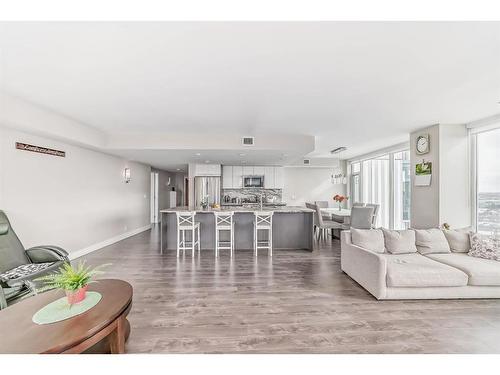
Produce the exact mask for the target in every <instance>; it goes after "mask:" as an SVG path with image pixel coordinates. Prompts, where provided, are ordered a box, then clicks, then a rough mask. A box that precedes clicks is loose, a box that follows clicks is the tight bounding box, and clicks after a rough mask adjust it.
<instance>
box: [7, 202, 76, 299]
mask: <svg viewBox="0 0 500 375" xmlns="http://www.w3.org/2000/svg"><path fill="white" fill-rule="evenodd" d="M64 262H69V259H68V253H67V252H66V251H65V250H63V249H61V248H60V247H56V246H35V247H32V248H30V249H24V247H23V245H22V243H21V241H19V238H18V237H17V235H16V233H15V232H14V230H13V229H12V227H11V225H10V222H9V219H8V218H7V216H6V215H5V213H4V212H3V211H1V210H0V309H3V308H5V307H7V305H9V304H11V303H13V302H15V301H16V300H18V299H20V298H22V297H24V296H27V295H29V294H31V293H33V291H34V287H35V282H34V281H33V280H34V279H36V278H38V277H40V276H43V275H46V274H47V273H50V272H52V271H55V270H56V269H58V268H59V267H60V266H61V265H62V264H63V263H64Z"/></svg>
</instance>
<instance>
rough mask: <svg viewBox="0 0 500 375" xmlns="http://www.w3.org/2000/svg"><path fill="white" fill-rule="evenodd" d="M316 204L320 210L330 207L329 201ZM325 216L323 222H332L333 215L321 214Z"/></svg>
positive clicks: (316, 202)
mask: <svg viewBox="0 0 500 375" xmlns="http://www.w3.org/2000/svg"><path fill="white" fill-rule="evenodd" d="M314 204H315V205H316V206H318V207H319V208H320V209H321V208H328V207H329V206H330V205H329V204H328V201H315V202H314ZM321 215H322V216H323V220H332V215H329V214H324V213H321Z"/></svg>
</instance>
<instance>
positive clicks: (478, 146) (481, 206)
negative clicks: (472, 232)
mask: <svg viewBox="0 0 500 375" xmlns="http://www.w3.org/2000/svg"><path fill="white" fill-rule="evenodd" d="M473 141H474V143H475V147H474V149H475V168H474V170H475V172H476V173H475V176H474V177H475V182H476V184H475V185H476V186H475V195H476V196H475V207H476V210H475V211H476V212H475V222H476V226H477V231H478V232H481V233H485V234H495V235H500V146H499V145H500V128H497V129H494V130H489V131H485V132H479V133H476V134H473Z"/></svg>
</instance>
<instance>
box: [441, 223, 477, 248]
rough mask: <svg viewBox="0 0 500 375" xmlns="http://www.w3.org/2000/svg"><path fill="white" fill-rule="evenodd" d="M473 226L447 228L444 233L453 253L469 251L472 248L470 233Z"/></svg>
mask: <svg viewBox="0 0 500 375" xmlns="http://www.w3.org/2000/svg"><path fill="white" fill-rule="evenodd" d="M471 232H472V228H471V227H469V228H461V229H445V230H443V234H444V236H445V237H446V240H447V241H448V244H449V245H450V250H451V251H452V252H453V253H467V252H468V251H469V250H470V245H471V243H470V233H471Z"/></svg>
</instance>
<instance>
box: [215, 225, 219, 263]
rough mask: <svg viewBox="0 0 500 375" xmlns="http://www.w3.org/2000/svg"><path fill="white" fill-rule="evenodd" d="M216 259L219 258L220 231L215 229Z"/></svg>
mask: <svg viewBox="0 0 500 375" xmlns="http://www.w3.org/2000/svg"><path fill="white" fill-rule="evenodd" d="M215 257H216V258H218V257H219V230H218V229H217V228H215Z"/></svg>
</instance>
